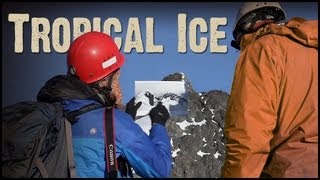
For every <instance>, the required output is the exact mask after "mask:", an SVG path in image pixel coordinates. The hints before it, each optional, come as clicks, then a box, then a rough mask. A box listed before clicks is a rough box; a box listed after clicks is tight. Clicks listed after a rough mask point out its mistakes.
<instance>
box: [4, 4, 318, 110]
mask: <svg viewBox="0 0 320 180" xmlns="http://www.w3.org/2000/svg"><path fill="white" fill-rule="evenodd" d="M281 5H282V7H283V9H284V10H285V11H286V14H287V19H290V18H292V17H294V16H299V17H304V18H306V19H318V18H317V15H318V3H317V2H298V3H293V2H283V3H281ZM240 6H241V2H219V3H216V2H198V3H196V2H189V3H183V2H180V3H178V2H174V3H168V2H167V3H160V2H158V3H146V2H139V3H138V2H134V3H129V2H120V3H116V2H108V3H103V2H86V3H80V2H79V3H73V2H68V3H60V2H45V3H38V2H37V3H35V2H34V3H31V2H26V3H18V2H15V3H4V4H2V106H6V105H9V104H13V103H16V102H19V101H24V100H35V97H36V94H37V93H38V91H39V89H40V88H41V87H42V86H43V85H44V83H45V82H46V81H47V80H48V79H49V78H51V77H53V76H55V75H57V74H65V73H66V53H57V52H55V51H54V50H53V49H52V46H51V49H52V52H51V53H43V52H42V46H41V43H40V53H32V52H31V48H30V44H31V43H30V41H31V33H30V32H31V18H33V17H45V18H47V19H48V20H49V21H50V23H52V22H53V20H55V19H56V18H58V17H65V18H67V19H68V20H69V22H70V24H71V22H72V18H74V17H84V18H88V19H89V20H90V22H92V19H93V18H94V17H99V18H101V21H102V22H103V21H104V20H105V19H107V18H109V17H115V18H118V19H119V20H120V22H121V26H122V33H113V34H111V35H112V36H113V37H116V36H117V37H122V38H123V39H125V37H126V32H127V26H128V19H129V18H130V17H138V18H139V22H140V30H141V34H142V40H143V44H144V50H145V43H146V42H145V38H146V37H145V34H146V33H145V32H146V27H145V19H146V18H147V17H153V18H154V21H155V23H154V41H155V44H161V45H163V47H164V52H163V53H156V54H154V53H147V52H145V51H144V53H137V52H136V51H135V49H133V50H132V51H131V53H124V55H125V57H126V63H125V65H124V66H123V68H122V69H121V72H122V73H121V78H120V82H121V85H122V90H123V95H124V102H127V101H128V100H129V99H130V98H131V97H133V96H134V81H135V80H137V81H150V80H154V81H156V80H161V79H162V78H163V77H165V76H167V75H169V74H172V73H175V72H183V73H184V74H185V75H186V77H187V78H188V79H189V80H190V81H191V83H192V85H193V88H194V89H195V90H196V91H198V92H201V91H210V90H213V89H217V90H223V91H226V92H228V93H230V89H231V85H232V79H233V73H234V68H235V64H236V61H237V57H238V56H239V51H238V50H236V49H233V48H232V47H231V46H230V41H231V40H232V28H233V25H234V22H235V16H236V12H237V11H238V8H239V7H240ZM9 13H29V14H30V21H29V22H27V23H25V24H24V39H23V40H24V52H23V53H20V54H18V53H15V52H14V24H13V23H12V22H9V21H8V14H9ZM179 13H185V14H187V23H189V22H190V21H191V20H192V19H193V18H196V17H200V18H203V19H204V20H205V22H206V23H207V26H208V31H210V25H209V22H210V18H211V17H226V18H227V25H225V26H219V29H218V30H219V31H225V33H226V39H222V40H219V45H227V46H228V51H227V53H211V52H210V47H209V46H208V47H207V49H206V51H204V52H203V53H194V52H192V51H191V50H190V48H189V46H187V49H188V51H187V52H186V53H184V54H182V53H179V52H178V45H177V44H178V33H177V32H178V27H177V26H178V25H177V24H178V23H177V19H178V14H179ZM199 35H201V36H202V37H207V38H209V36H210V33H209V32H207V33H201V34H199ZM187 40H188V39H187ZM123 43H124V42H123ZM121 51H123V46H122V48H121Z"/></svg>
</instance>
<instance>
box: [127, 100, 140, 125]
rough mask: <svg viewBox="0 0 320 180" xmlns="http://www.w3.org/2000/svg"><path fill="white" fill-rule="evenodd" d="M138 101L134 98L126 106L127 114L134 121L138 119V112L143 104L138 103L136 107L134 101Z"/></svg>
mask: <svg viewBox="0 0 320 180" xmlns="http://www.w3.org/2000/svg"><path fill="white" fill-rule="evenodd" d="M135 100H136V98H135V97H133V98H132V99H131V100H130V101H129V102H128V103H127V106H126V113H128V114H130V116H131V117H132V119H133V120H135V119H136V114H137V110H138V109H139V107H140V106H141V104H142V102H138V103H137V104H136V105H134V101H135Z"/></svg>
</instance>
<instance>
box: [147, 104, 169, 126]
mask: <svg viewBox="0 0 320 180" xmlns="http://www.w3.org/2000/svg"><path fill="white" fill-rule="evenodd" d="M149 116H150V119H151V122H152V124H153V123H157V124H161V125H163V126H166V122H167V120H168V119H169V118H170V115H169V112H168V110H167V108H166V107H165V106H164V105H162V103H161V102H159V103H158V104H157V106H156V107H154V108H152V109H151V110H150V112H149Z"/></svg>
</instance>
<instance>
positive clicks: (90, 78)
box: [37, 31, 172, 178]
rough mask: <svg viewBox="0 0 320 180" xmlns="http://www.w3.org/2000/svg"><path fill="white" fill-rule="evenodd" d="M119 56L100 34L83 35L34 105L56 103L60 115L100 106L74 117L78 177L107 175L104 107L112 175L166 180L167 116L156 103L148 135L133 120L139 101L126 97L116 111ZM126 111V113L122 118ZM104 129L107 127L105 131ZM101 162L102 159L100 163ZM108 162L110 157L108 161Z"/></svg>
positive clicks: (168, 151)
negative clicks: (108, 115)
mask: <svg viewBox="0 0 320 180" xmlns="http://www.w3.org/2000/svg"><path fill="white" fill-rule="evenodd" d="M124 61H125V59H124V56H123V55H122V54H121V53H120V52H119V49H118V47H117V45H116V44H115V42H114V41H113V39H112V38H111V37H110V36H108V35H107V34H104V33H101V32H94V31H92V32H88V33H85V34H83V35H81V36H79V37H78V38H76V39H75V40H74V41H73V42H72V44H71V45H70V48H69V50H68V54H67V66H68V75H57V76H55V77H53V78H51V79H50V80H48V81H47V82H46V84H45V85H44V87H42V88H41V90H40V91H39V93H38V96H37V99H38V100H40V101H49V102H62V104H63V108H64V110H65V111H74V110H78V109H81V108H83V107H86V106H88V105H92V104H102V105H103V106H104V107H101V108H98V109H94V110H92V111H89V112H86V113H84V114H82V115H80V116H78V117H77V119H76V121H75V123H73V124H72V138H73V139H72V141H73V151H74V162H75V169H76V174H77V176H78V177H86V178H91V177H97V178H99V177H102V178H103V177H110V176H109V174H108V170H107V166H108V165H106V164H107V160H108V158H106V157H108V156H106V153H105V152H106V144H105V132H106V129H107V128H108V127H106V126H105V117H104V116H105V109H106V108H110V107H111V108H113V117H114V129H113V133H114V137H115V152H116V158H117V161H116V162H117V169H118V171H117V177H133V175H132V171H131V169H133V170H134V171H135V173H136V174H137V175H139V176H141V177H154V178H161V177H170V175H171V169H172V156H171V144H170V137H169V135H168V133H167V130H166V128H165V123H166V121H167V120H168V119H169V118H170V116H169V113H168V111H167V109H166V108H165V107H164V106H163V105H161V104H158V105H157V106H156V107H154V108H153V109H152V110H151V111H150V113H149V116H150V118H151V121H152V128H151V130H150V134H149V135H147V134H146V133H145V132H144V131H143V130H142V128H141V127H140V126H139V125H138V124H136V123H135V122H134V119H135V114H136V112H137V109H138V108H139V107H140V105H141V102H140V103H136V104H135V103H134V99H132V100H131V101H130V102H129V103H128V105H127V106H126V112H127V113H126V112H124V111H122V110H121V106H122V102H121V101H122V94H121V87H120V83H119V76H120V68H121V67H122V65H123V64H124ZM128 113H129V114H128ZM108 129H109V128H108ZM106 159H107V160H106ZM110 159H111V158H110Z"/></svg>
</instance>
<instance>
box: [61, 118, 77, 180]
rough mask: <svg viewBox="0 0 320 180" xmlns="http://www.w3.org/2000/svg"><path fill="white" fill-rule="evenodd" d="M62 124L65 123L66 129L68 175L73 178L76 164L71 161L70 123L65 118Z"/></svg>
mask: <svg viewBox="0 0 320 180" xmlns="http://www.w3.org/2000/svg"><path fill="white" fill-rule="evenodd" d="M64 124H65V129H66V140H67V153H68V169H69V177H70V178H75V177H76V166H75V164H74V161H73V146H72V133H71V123H70V122H69V121H68V120H67V119H65V120H64Z"/></svg>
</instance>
